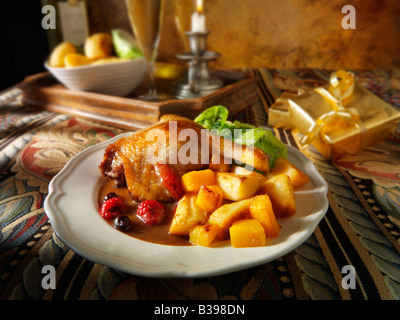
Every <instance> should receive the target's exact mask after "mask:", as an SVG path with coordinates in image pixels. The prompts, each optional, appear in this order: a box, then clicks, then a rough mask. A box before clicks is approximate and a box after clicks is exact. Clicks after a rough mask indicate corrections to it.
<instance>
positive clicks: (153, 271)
mask: <svg viewBox="0 0 400 320" xmlns="http://www.w3.org/2000/svg"><path fill="white" fill-rule="evenodd" d="M120 137H121V136H117V137H114V138H113V139H111V140H109V141H106V142H103V143H100V144H97V145H95V146H92V147H90V148H88V149H86V150H84V151H83V152H81V153H79V154H78V155H76V156H75V157H74V158H73V159H71V160H70V161H69V162H68V163H67V164H66V166H65V167H64V168H63V169H62V170H61V171H60V173H59V174H57V176H56V177H54V178H53V179H52V180H51V182H50V185H49V194H48V196H47V198H46V201H45V203H44V209H45V212H46V214H47V216H48V217H49V219H50V222H51V225H52V227H53V230H54V231H55V232H56V234H57V235H58V236H59V237H60V238H61V239H62V240H63V241H64V242H65V243H66V244H67V245H68V246H69V247H70V248H71V249H72V250H74V251H75V252H76V253H78V254H79V255H81V256H83V257H85V258H87V259H89V260H91V261H93V262H97V263H100V264H103V265H107V266H109V267H112V268H115V269H118V270H121V271H124V272H127V273H131V274H136V275H140V276H147V277H206V276H208V277H209V276H216V275H221V274H226V273H230V272H234V271H238V270H242V269H246V268H250V267H254V266H257V265H261V264H264V263H266V262H269V261H272V260H275V259H277V258H279V257H281V256H283V255H285V254H287V253H289V252H290V251H292V250H294V249H295V248H296V247H298V246H299V245H300V244H302V243H303V242H304V241H305V240H307V238H308V237H309V236H310V235H311V234H312V233H313V232H314V230H315V228H316V227H317V225H318V223H319V222H320V221H321V219H322V218H323V216H324V215H325V213H326V211H327V209H328V200H327V197H326V195H327V191H328V186H327V184H326V182H325V180H324V179H323V178H322V177H321V175H320V174H319V173H318V171H317V169H316V168H315V166H314V164H313V163H312V162H311V161H310V160H309V159H308V158H307V157H306V156H305V155H304V154H302V153H301V152H299V151H298V150H296V149H294V148H292V147H290V146H288V159H289V160H290V161H291V162H292V163H293V164H295V165H296V166H298V167H299V168H300V169H301V170H303V171H304V172H305V173H306V174H307V175H308V176H309V177H310V178H311V181H310V182H309V183H307V184H306V185H304V186H302V187H301V188H299V189H297V190H296V192H295V194H296V206H297V213H296V214H295V215H294V216H292V217H290V218H285V219H280V220H279V224H280V225H281V226H282V229H281V232H280V233H279V236H278V237H277V238H275V239H273V240H272V241H269V242H268V243H267V245H266V246H265V247H256V248H233V247H231V246H230V245H229V244H228V243H227V244H226V245H224V246H218V247H215V248H208V247H201V246H168V245H160V244H153V243H149V242H145V241H142V240H138V239H135V238H133V237H131V236H128V235H126V234H124V233H122V232H120V231H117V230H115V229H114V228H113V227H112V226H110V225H109V224H108V223H107V222H106V221H104V219H103V218H101V217H100V215H99V214H98V212H97V194H98V190H99V183H98V181H99V179H100V178H101V174H100V171H99V169H98V165H99V163H100V162H101V160H102V158H103V154H104V149H105V147H106V146H107V145H108V144H109V143H112V142H114V141H116V140H117V139H119V138H120Z"/></svg>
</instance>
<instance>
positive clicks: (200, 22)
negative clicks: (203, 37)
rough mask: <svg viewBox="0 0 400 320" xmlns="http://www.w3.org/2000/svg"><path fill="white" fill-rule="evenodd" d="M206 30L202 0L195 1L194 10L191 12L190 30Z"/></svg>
mask: <svg viewBox="0 0 400 320" xmlns="http://www.w3.org/2000/svg"><path fill="white" fill-rule="evenodd" d="M205 31H206V17H205V15H204V13H203V0H197V1H196V12H194V13H193V14H192V32H205Z"/></svg>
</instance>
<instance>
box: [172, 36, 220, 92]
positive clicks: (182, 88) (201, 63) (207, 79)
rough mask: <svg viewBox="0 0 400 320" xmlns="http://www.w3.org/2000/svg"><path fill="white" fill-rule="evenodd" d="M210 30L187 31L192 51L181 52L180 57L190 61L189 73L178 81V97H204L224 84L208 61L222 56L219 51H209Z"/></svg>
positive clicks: (176, 90) (176, 89) (178, 55)
mask: <svg viewBox="0 0 400 320" xmlns="http://www.w3.org/2000/svg"><path fill="white" fill-rule="evenodd" d="M209 33H210V32H208V31H206V32H192V31H187V32H186V35H187V36H188V38H189V46H190V52H186V53H179V54H177V55H176V56H177V57H178V58H179V59H182V60H184V61H187V62H188V63H189V68H188V74H187V76H185V77H184V78H182V79H181V80H179V81H178V83H177V84H176V86H175V90H174V93H173V95H174V96H175V97H176V98H178V99H191V98H198V97H203V96H205V95H207V94H209V93H211V92H213V91H215V90H218V89H219V88H221V87H222V86H223V83H222V81H221V80H220V79H218V78H216V77H214V76H212V75H211V73H210V69H209V68H208V62H209V61H212V60H216V59H217V58H219V57H220V54H219V53H217V52H212V51H207V36H208V35H209Z"/></svg>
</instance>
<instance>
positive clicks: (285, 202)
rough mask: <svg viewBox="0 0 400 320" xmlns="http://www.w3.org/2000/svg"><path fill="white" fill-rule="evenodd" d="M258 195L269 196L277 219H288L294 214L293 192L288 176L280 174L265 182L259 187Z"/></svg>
mask: <svg viewBox="0 0 400 320" xmlns="http://www.w3.org/2000/svg"><path fill="white" fill-rule="evenodd" d="M259 193H260V194H261V193H264V194H265V193H266V194H267V195H268V196H269V198H270V199H271V202H272V208H273V210H274V213H275V216H276V217H277V218H282V217H289V216H292V215H294V214H295V213H296V203H295V198H294V190H293V187H292V183H291V182H290V178H289V176H288V175H286V174H280V175H277V176H276V177H273V178H271V179H269V180H267V181H266V182H264V183H263V184H262V186H261V187H260V190H259Z"/></svg>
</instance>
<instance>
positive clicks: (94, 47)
mask: <svg viewBox="0 0 400 320" xmlns="http://www.w3.org/2000/svg"><path fill="white" fill-rule="evenodd" d="M83 51H84V53H85V56H86V57H88V58H89V59H92V60H97V59H103V58H108V57H111V55H112V51H113V42H112V38H111V36H110V35H109V34H108V33H95V34H93V35H92V36H90V37H88V38H87V39H86V41H85V44H84V47H83Z"/></svg>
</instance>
